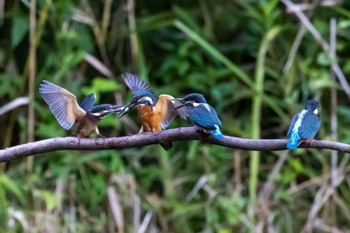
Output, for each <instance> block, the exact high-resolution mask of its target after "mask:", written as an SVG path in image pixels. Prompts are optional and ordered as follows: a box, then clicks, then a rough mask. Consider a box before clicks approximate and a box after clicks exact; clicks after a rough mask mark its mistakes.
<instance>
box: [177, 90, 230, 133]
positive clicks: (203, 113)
mask: <svg viewBox="0 0 350 233" xmlns="http://www.w3.org/2000/svg"><path fill="white" fill-rule="evenodd" d="M172 102H180V103H181V105H180V106H178V107H176V108H175V110H178V109H180V108H182V109H185V111H186V115H188V117H189V118H190V120H191V121H192V122H193V124H194V125H195V126H196V127H197V129H198V130H199V131H203V132H204V133H207V134H209V133H210V134H212V135H213V136H214V137H215V138H216V139H222V138H223V137H224V136H223V135H222V133H221V130H220V127H221V121H220V119H219V117H218V114H217V113H216V111H215V109H214V108H213V107H212V106H210V105H209V104H208V103H207V101H206V99H205V98H204V96H203V95H202V94H199V93H191V94H188V95H186V96H185V97H183V98H176V99H174V100H173V101H172Z"/></svg>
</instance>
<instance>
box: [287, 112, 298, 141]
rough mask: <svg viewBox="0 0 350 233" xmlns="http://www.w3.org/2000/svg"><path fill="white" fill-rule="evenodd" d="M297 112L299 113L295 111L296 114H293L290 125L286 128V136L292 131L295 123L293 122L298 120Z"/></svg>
mask: <svg viewBox="0 0 350 233" xmlns="http://www.w3.org/2000/svg"><path fill="white" fill-rule="evenodd" d="M299 114H300V113H297V114H295V115H294V116H293V119H292V122H291V123H290V127H289V130H288V133H287V136H289V135H290V134H291V133H292V130H293V128H294V125H295V122H297V120H298V117H299Z"/></svg>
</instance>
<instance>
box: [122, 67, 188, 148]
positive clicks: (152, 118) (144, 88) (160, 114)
mask: <svg viewBox="0 0 350 233" xmlns="http://www.w3.org/2000/svg"><path fill="white" fill-rule="evenodd" d="M122 78H123V80H124V83H125V84H126V85H127V86H128V87H129V89H130V90H131V91H132V93H133V94H134V96H133V97H132V99H131V100H130V102H129V103H128V104H126V105H125V106H124V107H122V110H121V111H120V112H119V114H118V117H119V118H121V117H122V116H124V115H125V114H126V113H127V112H128V111H130V110H131V109H133V108H134V107H136V106H137V116H138V119H139V120H140V122H141V129H140V131H139V133H144V132H153V131H160V130H162V129H166V128H167V127H168V126H169V124H170V123H171V122H172V120H173V119H174V117H175V116H177V115H179V116H180V117H182V118H186V114H185V112H184V111H183V110H175V108H176V107H177V106H178V104H177V103H173V102H171V100H172V99H174V97H173V96H171V95H166V94H162V95H160V96H159V97H158V98H157V96H156V94H155V93H154V91H153V90H152V89H151V88H150V86H149V85H148V84H147V83H146V82H144V81H143V80H141V79H140V78H139V77H138V76H136V75H133V74H131V73H125V74H123V75H122ZM161 145H162V146H163V148H164V149H166V150H168V149H170V148H171V147H172V145H171V143H170V142H164V143H161Z"/></svg>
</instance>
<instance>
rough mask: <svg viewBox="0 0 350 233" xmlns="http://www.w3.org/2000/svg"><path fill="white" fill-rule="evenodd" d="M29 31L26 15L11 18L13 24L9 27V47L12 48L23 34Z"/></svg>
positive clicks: (21, 38) (20, 39)
mask: <svg viewBox="0 0 350 233" xmlns="http://www.w3.org/2000/svg"><path fill="white" fill-rule="evenodd" d="M28 31H29V19H28V17H23V16H18V17H16V18H14V20H13V26H12V28H11V36H12V41H11V47H12V48H13V49H14V48H16V47H17V46H18V44H19V43H20V42H21V41H22V40H23V38H24V36H25V35H26V34H27V32H28Z"/></svg>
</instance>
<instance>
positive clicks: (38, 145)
mask: <svg viewBox="0 0 350 233" xmlns="http://www.w3.org/2000/svg"><path fill="white" fill-rule="evenodd" d="M189 140H200V141H201V142H202V143H207V144H215V145H219V146H225V147H229V148H233V149H242V150H257V151H278V150H286V149H287V148H286V145H287V142H288V141H287V139H246V138H237V137H231V136H224V138H223V139H221V140H217V139H215V138H214V137H212V136H210V135H204V134H201V133H198V132H197V131H196V129H195V128H194V127H184V128H176V129H168V130H163V131H158V132H147V133H143V134H136V135H132V136H123V137H115V138H98V139H92V138H81V139H80V142H79V140H78V138H76V137H65V138H51V139H45V140H41V141H37V142H30V143H26V144H22V145H18V146H14V147H10V148H6V149H2V150H0V163H2V162H8V161H11V160H14V159H20V158H24V157H27V156H29V155H36V154H42V153H46V152H51V151H56V150H111V149H114V150H115V149H126V148H132V147H142V146H147V145H152V144H159V143H161V142H176V141H189ZM299 147H300V148H318V149H330V150H336V151H342V152H347V153H350V145H348V144H345V143H340V142H334V141H326V140H314V141H312V142H311V143H310V144H305V143H302V144H301V145H300V146H299Z"/></svg>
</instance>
